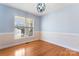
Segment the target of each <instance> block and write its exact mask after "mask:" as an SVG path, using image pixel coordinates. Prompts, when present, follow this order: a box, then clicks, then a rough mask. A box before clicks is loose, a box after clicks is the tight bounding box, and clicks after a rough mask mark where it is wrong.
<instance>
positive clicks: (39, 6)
mask: <svg viewBox="0 0 79 59" xmlns="http://www.w3.org/2000/svg"><path fill="white" fill-rule="evenodd" d="M36 8H37V11H38V12H44V11H45V9H46V5H45V3H38V4H37V7H36Z"/></svg>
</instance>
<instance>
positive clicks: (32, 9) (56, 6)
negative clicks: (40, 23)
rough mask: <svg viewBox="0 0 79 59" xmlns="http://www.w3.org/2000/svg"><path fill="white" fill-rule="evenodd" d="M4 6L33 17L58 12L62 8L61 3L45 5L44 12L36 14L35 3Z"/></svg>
mask: <svg viewBox="0 0 79 59" xmlns="http://www.w3.org/2000/svg"><path fill="white" fill-rule="evenodd" d="M4 5H7V6H10V7H13V8H17V9H20V10H23V11H26V12H30V13H33V14H34V15H38V16H39V15H40V16H41V15H46V14H48V13H51V12H52V11H58V10H61V9H62V8H63V5H64V4H62V3H46V10H45V11H44V12H43V13H38V12H37V9H36V6H37V3H4Z"/></svg>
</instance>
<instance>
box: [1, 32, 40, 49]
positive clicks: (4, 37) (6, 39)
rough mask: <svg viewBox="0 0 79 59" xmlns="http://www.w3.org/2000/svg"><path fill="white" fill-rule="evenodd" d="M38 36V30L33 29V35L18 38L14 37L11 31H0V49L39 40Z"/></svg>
mask: <svg viewBox="0 0 79 59" xmlns="http://www.w3.org/2000/svg"><path fill="white" fill-rule="evenodd" d="M39 38H40V34H39V31H35V32H34V36H33V37H28V38H27V37H26V38H22V39H18V40H15V39H14V34H13V33H0V49H3V48H7V47H11V46H14V45H18V44H22V43H27V42H31V41H35V40H39Z"/></svg>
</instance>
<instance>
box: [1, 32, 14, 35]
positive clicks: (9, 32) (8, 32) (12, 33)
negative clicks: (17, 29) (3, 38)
mask: <svg viewBox="0 0 79 59" xmlns="http://www.w3.org/2000/svg"><path fill="white" fill-rule="evenodd" d="M7 34H14V32H6V33H0V35H7Z"/></svg>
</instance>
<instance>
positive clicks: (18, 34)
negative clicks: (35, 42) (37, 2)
mask: <svg viewBox="0 0 79 59" xmlns="http://www.w3.org/2000/svg"><path fill="white" fill-rule="evenodd" d="M27 36H33V20H32V19H30V18H25V17H22V16H15V39H20V38H22V37H27Z"/></svg>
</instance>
